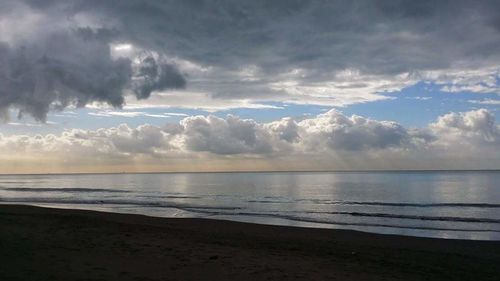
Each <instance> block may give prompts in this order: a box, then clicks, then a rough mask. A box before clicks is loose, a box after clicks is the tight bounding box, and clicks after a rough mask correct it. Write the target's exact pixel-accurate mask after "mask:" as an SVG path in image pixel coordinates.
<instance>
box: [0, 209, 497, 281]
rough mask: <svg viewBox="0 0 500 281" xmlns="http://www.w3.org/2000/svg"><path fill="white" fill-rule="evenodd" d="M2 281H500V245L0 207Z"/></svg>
mask: <svg viewBox="0 0 500 281" xmlns="http://www.w3.org/2000/svg"><path fill="white" fill-rule="evenodd" d="M0 280H9V281H10V280H12V281H15V280H30V281H31V280H35V281H36V280H51V281H52V280H239V281H244V280H254V281H256V280H500V241H468V240H446V239H431V238H416V237H405V236H397V235H380V234H371V233H363V232H357V231H349V230H330V229H312V228H298V227H284V226H269V225H259V224H249V223H238V222H228V221H219V220H207V219H166V218H153V217H147V216H140V215H125V214H112V213H102V212H93V211H81V210H67V209H48V208H40V207H32V206H18V205H0Z"/></svg>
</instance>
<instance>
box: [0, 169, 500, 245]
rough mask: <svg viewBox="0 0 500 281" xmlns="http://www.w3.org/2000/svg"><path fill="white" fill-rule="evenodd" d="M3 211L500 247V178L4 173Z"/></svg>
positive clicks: (465, 174) (493, 174)
mask: <svg viewBox="0 0 500 281" xmlns="http://www.w3.org/2000/svg"><path fill="white" fill-rule="evenodd" d="M0 204H29V205H37V206H45V207H57V208H72V209H87V210H97V211H108V212H117V213H133V214H142V215H148V216H155V217H169V218H208V219H223V220H233V221H243V222H252V223H262V224H275V225H287V226H300V227H317V228H333V229H352V230H358V231H365V232H374V233H384V234H398V235H409V236H422V237H439V238H448V239H473V240H500V171H418V172H415V171H408V172H401V171H398V172H255V173H254V172H242V173H235V172H231V173H152V174H67V175H64V174H60V175H1V176H0Z"/></svg>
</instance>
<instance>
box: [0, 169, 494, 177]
mask: <svg viewBox="0 0 500 281" xmlns="http://www.w3.org/2000/svg"><path fill="white" fill-rule="evenodd" d="M361 172H364V173H384V172H385V173H391V172H393V173H394V172H500V169H401V170H399V169H388V170H383V169H371V170H268V171H266V170H242V171H238V170H231V171H162V172H153V171H152V172H126V171H123V172H72V173H61V172H54V173H0V176H43V175H54V176H57V175H122V174H230V173H234V174H237V173H361Z"/></svg>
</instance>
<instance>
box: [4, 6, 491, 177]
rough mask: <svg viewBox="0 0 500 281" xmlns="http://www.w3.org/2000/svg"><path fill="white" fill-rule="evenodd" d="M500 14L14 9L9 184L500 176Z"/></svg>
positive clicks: (8, 13) (7, 104) (372, 9)
mask: <svg viewBox="0 0 500 281" xmlns="http://www.w3.org/2000/svg"><path fill="white" fill-rule="evenodd" d="M499 11H500V2H498V1H460V0H455V1H444V0H443V1H425V0H424V1H403V0H395V1H376V0H374V1H320V0H317V1H314V0H310V1H305V0H304V1H295V0H286V1H284V0H282V1H280V0H276V1H264V0H256V1H238V0H236V1H221V0H211V1H208V0H207V1H201V0H200V1H195V0H185V1H146V0H142V1H139V0H123V1H98V0H47V1H35V0H15V1H11V0H0V119H1V121H0V173H66V172H70V173H79V172H170V171H256V170H272V171H276V170H398V169H412V170H413V169H417V170H420V169H424V170H428V169H500V126H499V123H498V121H497V119H496V118H495V115H497V116H498V115H499V114H500V113H499V109H500V48H499V47H498V46H500V12H499Z"/></svg>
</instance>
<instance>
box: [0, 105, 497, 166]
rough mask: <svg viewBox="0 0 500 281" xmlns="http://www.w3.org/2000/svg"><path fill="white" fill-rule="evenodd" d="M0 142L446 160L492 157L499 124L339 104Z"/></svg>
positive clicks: (39, 149) (50, 150)
mask: <svg viewBox="0 0 500 281" xmlns="http://www.w3.org/2000/svg"><path fill="white" fill-rule="evenodd" d="M0 148H1V149H2V150H3V151H9V152H10V154H7V155H4V158H8V156H9V155H17V156H19V155H28V156H34V155H36V156H37V157H42V158H43V157H51V158H52V159H54V158H55V159H58V158H61V159H63V158H64V159H82V158H92V159H94V161H98V160H99V159H107V160H106V161H118V162H122V163H123V162H124V161H125V162H128V163H132V162H134V161H137V160H138V159H142V160H144V159H149V160H148V161H150V162H155V161H158V163H161V162H162V161H168V160H169V159H200V158H203V159H204V160H198V161H201V162H203V161H207V159H208V160H209V159H231V160H235V159H264V160H269V161H275V160H276V159H292V158H293V159H295V160H296V161H300V159H303V160H304V161H312V160H314V159H321V160H322V161H328V159H332V161H333V159H335V161H340V160H339V159H344V160H345V161H347V160H348V159H351V160H352V159H355V160H356V159H357V160H356V161H355V162H357V161H358V160H362V159H371V161H374V160H377V159H379V160H380V161H385V160H384V159H388V158H390V159H392V160H394V159H396V160H397V161H396V162H397V163H402V165H403V166H404V163H405V161H406V162H418V163H421V162H422V161H423V162H425V161H433V159H445V160H447V161H449V162H453V161H454V160H457V159H459V160H460V161H462V160H464V161H465V160H466V159H467V158H470V159H471V161H473V159H479V160H480V159H484V160H485V161H490V160H491V159H493V160H491V161H493V162H495V159H497V160H496V162H498V159H500V152H499V151H500V127H499V125H498V124H497V123H496V122H495V118H494V116H493V114H492V113H491V112H489V111H488V110H486V109H479V110H474V111H469V112H463V113H449V114H446V115H443V116H440V117H439V118H438V119H437V120H436V121H435V122H433V123H431V124H429V125H428V126H427V127H425V128H420V129H411V128H405V127H404V126H402V125H400V124H398V123H396V122H389V121H377V120H372V119H369V118H365V117H361V116H356V115H353V116H346V115H344V114H342V113H341V112H339V111H337V110H330V111H328V112H326V113H324V114H320V115H318V116H315V117H312V118H309V119H304V120H301V121H297V120H294V119H292V118H284V119H281V120H278V121H274V122H270V123H258V122H256V121H254V120H251V119H241V118H239V117H237V116H232V115H228V116H227V117H226V118H219V117H216V116H211V115H210V116H191V117H186V118H184V119H183V120H181V121H180V122H179V123H176V124H166V125H165V126H163V127H158V126H153V125H148V124H145V125H141V126H138V127H136V128H131V127H129V126H128V125H125V124H122V125H120V126H118V127H113V128H102V129H98V130H79V129H71V130H67V131H65V132H63V133H62V134H60V135H53V134H48V135H35V136H19V135H16V136H1V135H0ZM488 159H489V160H488ZM392 160H391V161H392ZM377 161H378V160H377ZM465 164H467V163H465ZM290 165H292V166H293V163H290ZM353 165H354V164H353ZM465 166H467V165H465ZM467 167H468V166H467ZM352 168H353V169H355V168H356V167H352Z"/></svg>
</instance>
